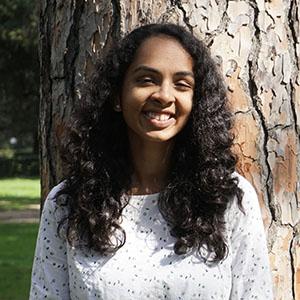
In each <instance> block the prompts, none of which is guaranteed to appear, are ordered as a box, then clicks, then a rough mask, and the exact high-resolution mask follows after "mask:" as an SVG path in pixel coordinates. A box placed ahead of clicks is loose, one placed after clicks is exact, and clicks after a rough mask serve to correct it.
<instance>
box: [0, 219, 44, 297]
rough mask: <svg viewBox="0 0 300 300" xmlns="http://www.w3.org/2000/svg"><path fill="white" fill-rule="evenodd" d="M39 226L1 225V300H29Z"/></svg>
mask: <svg viewBox="0 0 300 300" xmlns="http://www.w3.org/2000/svg"><path fill="white" fill-rule="evenodd" d="M37 231H38V224H0V299H1V300H23V299H24V300H25V299H28V295H29V288H30V277H31V268H32V261H33V256H34V249H35V241H36V236H37Z"/></svg>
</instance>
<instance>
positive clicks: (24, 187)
mask: <svg viewBox="0 0 300 300" xmlns="http://www.w3.org/2000/svg"><path fill="white" fill-rule="evenodd" d="M39 203H40V180H39V179H38V178H5V179H0V211H4V210H21V209H25V208H27V207H28V205H30V204H39Z"/></svg>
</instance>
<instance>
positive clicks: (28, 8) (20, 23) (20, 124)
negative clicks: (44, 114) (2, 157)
mask: <svg viewBox="0 0 300 300" xmlns="http://www.w3.org/2000/svg"><path fill="white" fill-rule="evenodd" d="M35 6H36V4H35V1H30V0H2V1H1V3H0V70H1V72H0V148H1V147H5V146H8V144H9V140H10V138H11V137H16V138H17V141H18V147H23V148H24V147H27V148H31V149H32V150H33V151H34V152H36V153H37V152H38V147H37V133H38V129H37V124H38V99H39V96H38V95H39V92H38V91H39V66H38V50H37V40H38V38H37V37H38V34H37V23H38V17H37V14H36V9H35Z"/></svg>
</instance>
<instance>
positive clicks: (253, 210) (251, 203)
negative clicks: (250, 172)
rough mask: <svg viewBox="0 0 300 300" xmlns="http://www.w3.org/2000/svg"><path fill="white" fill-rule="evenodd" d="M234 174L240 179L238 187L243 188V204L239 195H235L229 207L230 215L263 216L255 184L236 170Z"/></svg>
mask: <svg viewBox="0 0 300 300" xmlns="http://www.w3.org/2000/svg"><path fill="white" fill-rule="evenodd" d="M232 176H233V177H235V178H237V179H238V187H239V188H240V189H241V190H242V199H241V205H239V204H238V203H239V202H238V199H237V197H234V199H233V201H231V203H230V205H229V207H228V211H227V214H228V217H229V218H235V217H237V216H239V217H240V218H242V219H244V218H255V219H257V218H261V212H260V205H259V201H258V197H257V193H256V191H255V188H254V187H253V185H252V184H251V183H250V182H249V181H248V180H247V179H246V178H245V177H244V176H242V175H241V174H239V173H237V172H234V173H233V175H232Z"/></svg>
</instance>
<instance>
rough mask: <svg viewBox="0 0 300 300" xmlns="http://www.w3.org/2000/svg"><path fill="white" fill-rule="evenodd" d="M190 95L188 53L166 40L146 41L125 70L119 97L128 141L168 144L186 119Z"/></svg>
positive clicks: (156, 37) (191, 64)
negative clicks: (136, 140)
mask: <svg viewBox="0 0 300 300" xmlns="http://www.w3.org/2000/svg"><path fill="white" fill-rule="evenodd" d="M193 92H194V75H193V59H192V57H191V56H190V55H189V53H188V52H187V51H186V50H185V49H184V48H183V47H182V46H181V44H180V43H179V42H178V41H176V40H175V39H173V38H171V37H168V36H164V35H161V36H155V37H150V38H148V39H146V40H145V41H144V42H143V43H142V44H141V46H140V47H139V48H138V50H137V52H136V55H135V58H134V60H133V62H132V64H131V65H130V66H129V68H128V70H127V73H126V75H125V78H124V82H123V88H122V93H121V96H120V104H121V109H122V113H123V117H124V120H125V122H126V124H127V126H128V134H129V137H130V138H134V139H142V140H143V141H152V142H166V141H170V140H171V139H172V138H174V137H175V136H176V135H177V134H178V132H180V131H181V129H182V128H183V127H184V125H185V124H186V122H187V120H188V118H189V115H190V112H191V110H192V104H193Z"/></svg>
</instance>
